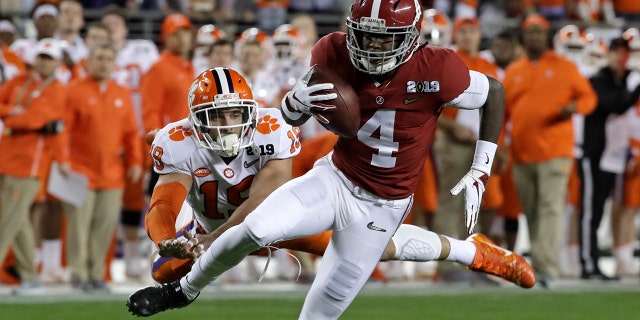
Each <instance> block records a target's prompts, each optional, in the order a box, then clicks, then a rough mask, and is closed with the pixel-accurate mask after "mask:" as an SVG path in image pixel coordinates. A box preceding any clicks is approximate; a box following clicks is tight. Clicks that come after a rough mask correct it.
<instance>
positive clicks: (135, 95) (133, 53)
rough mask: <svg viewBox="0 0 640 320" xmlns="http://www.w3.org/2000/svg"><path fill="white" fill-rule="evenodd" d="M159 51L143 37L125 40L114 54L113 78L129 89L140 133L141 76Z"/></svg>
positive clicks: (155, 59)
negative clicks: (122, 46)
mask: <svg viewBox="0 0 640 320" xmlns="http://www.w3.org/2000/svg"><path fill="white" fill-rule="evenodd" d="M159 58H160V53H159V52H158V48H157V47H156V45H155V44H154V43H153V42H151V41H149V40H143V39H135V40H127V43H126V44H125V45H124V48H122V49H121V50H120V51H118V55H117V56H116V66H117V69H116V71H115V72H114V73H113V79H114V80H115V81H116V82H117V83H118V84H120V85H122V86H125V87H127V88H128V89H129V91H131V100H132V101H133V109H134V113H135V116H136V123H137V124H138V128H140V135H144V134H145V132H144V126H143V123H142V97H141V95H140V84H141V82H142V76H143V75H144V74H145V73H147V71H149V69H150V68H151V66H152V65H153V64H154V63H155V62H156V61H158V59H159Z"/></svg>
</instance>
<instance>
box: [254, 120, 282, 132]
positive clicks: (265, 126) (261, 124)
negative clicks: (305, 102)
mask: <svg viewBox="0 0 640 320" xmlns="http://www.w3.org/2000/svg"><path fill="white" fill-rule="evenodd" d="M279 128H280V124H278V118H272V117H271V116H264V117H262V118H260V120H258V125H257V127H256V129H257V130H258V132H260V133H262V134H269V133H271V132H274V131H276V130H278V129H279Z"/></svg>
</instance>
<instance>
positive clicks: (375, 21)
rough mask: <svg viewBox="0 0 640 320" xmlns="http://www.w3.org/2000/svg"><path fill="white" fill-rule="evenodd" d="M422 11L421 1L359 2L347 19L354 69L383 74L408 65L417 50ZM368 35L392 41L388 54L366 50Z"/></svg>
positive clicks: (366, 0) (374, 0)
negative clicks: (402, 65) (388, 38)
mask: <svg viewBox="0 0 640 320" xmlns="http://www.w3.org/2000/svg"><path fill="white" fill-rule="evenodd" d="M421 23H422V8H421V6H420V3H419V1H418V0H395V1H390V0H356V1H354V3H353V4H352V5H351V15H350V16H349V17H347V22H346V24H347V49H348V50H349V57H350V59H351V63H352V64H353V66H354V67H355V68H356V69H358V70H359V71H362V72H364V73H369V74H384V73H387V72H389V71H391V70H393V69H395V68H397V67H398V66H400V65H401V64H403V63H405V62H407V60H409V58H411V56H412V55H413V53H414V52H415V50H416V49H417V47H418V41H417V40H418V36H419V34H420V32H419V30H418V28H419V26H420V24H421ZM366 34H371V35H374V36H377V37H385V38H386V37H391V39H392V43H394V47H393V48H392V49H391V50H388V51H382V50H380V51H371V50H369V49H368V48H365V47H364V45H363V40H364V38H365V35H366Z"/></svg>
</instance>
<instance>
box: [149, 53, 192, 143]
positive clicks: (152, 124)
mask: <svg viewBox="0 0 640 320" xmlns="http://www.w3.org/2000/svg"><path fill="white" fill-rule="evenodd" d="M194 73H195V71H194V70H193V65H192V64H191V62H190V61H186V60H183V59H182V58H180V57H178V56H176V55H174V54H171V53H169V52H168V51H166V50H165V51H163V52H162V54H161V55H160V58H159V59H158V61H157V62H156V63H155V64H154V65H153V66H152V67H151V69H149V71H148V72H147V73H146V74H145V75H144V76H143V78H142V83H141V84H140V92H141V94H142V121H143V123H144V129H145V132H149V131H151V130H152V129H158V128H162V127H164V126H165V125H167V124H168V123H171V122H174V121H178V120H180V119H184V118H186V117H187V115H188V114H189V107H188V106H187V98H188V96H189V87H191V82H193V79H194V78H195V76H194Z"/></svg>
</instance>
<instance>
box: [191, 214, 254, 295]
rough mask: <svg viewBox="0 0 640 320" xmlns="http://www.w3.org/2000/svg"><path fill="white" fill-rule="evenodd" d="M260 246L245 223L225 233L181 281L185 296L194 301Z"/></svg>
mask: <svg viewBox="0 0 640 320" xmlns="http://www.w3.org/2000/svg"><path fill="white" fill-rule="evenodd" d="M259 247H260V245H259V244H258V243H257V242H256V241H255V240H253V237H252V236H251V235H250V232H249V231H248V230H247V229H246V227H245V225H244V223H243V224H240V225H237V226H234V227H231V228H229V229H228V230H227V231H225V232H224V233H223V234H222V235H221V236H220V237H219V238H218V239H216V241H215V242H214V243H213V244H212V245H211V247H209V249H208V250H207V251H206V252H205V253H204V254H203V255H202V256H201V257H200V258H199V259H198V260H196V262H195V263H194V264H193V267H191V271H189V273H188V274H187V275H186V276H184V277H182V279H180V287H181V288H182V291H183V292H184V295H185V296H186V297H187V298H188V299H190V300H193V299H195V298H196V297H197V296H198V293H199V292H200V291H201V290H202V289H203V288H204V287H206V286H207V285H208V284H209V283H210V282H211V281H214V280H215V279H216V278H217V277H218V276H219V275H220V274H222V273H223V272H225V271H227V270H229V269H230V268H231V267H233V266H235V265H237V264H238V263H240V261H242V259H244V258H245V257H246V256H247V255H248V254H249V253H251V252H252V251H255V250H256V249H258V248H259Z"/></svg>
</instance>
